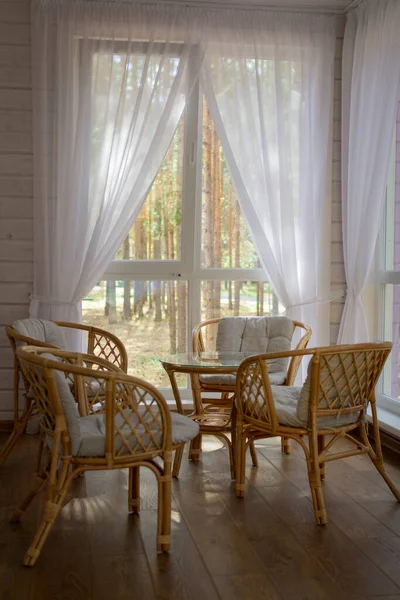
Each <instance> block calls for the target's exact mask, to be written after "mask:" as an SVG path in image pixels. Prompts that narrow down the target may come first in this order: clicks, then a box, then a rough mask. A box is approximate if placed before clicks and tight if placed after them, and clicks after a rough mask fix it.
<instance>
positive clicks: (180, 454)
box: [172, 444, 185, 478]
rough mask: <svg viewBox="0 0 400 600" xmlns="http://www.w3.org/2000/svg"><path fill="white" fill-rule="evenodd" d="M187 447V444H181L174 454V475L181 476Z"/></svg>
mask: <svg viewBox="0 0 400 600" xmlns="http://www.w3.org/2000/svg"><path fill="white" fill-rule="evenodd" d="M184 449H185V444H181V445H180V446H178V447H177V449H176V450H175V456H174V466H173V468H172V477H176V478H178V477H179V471H180V470H181V464H182V457H183V451H184Z"/></svg>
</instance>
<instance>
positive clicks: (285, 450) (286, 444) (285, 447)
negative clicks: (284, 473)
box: [281, 436, 290, 454]
mask: <svg viewBox="0 0 400 600" xmlns="http://www.w3.org/2000/svg"><path fill="white" fill-rule="evenodd" d="M281 450H282V454H290V440H289V438H286V437H284V436H282V437H281Z"/></svg>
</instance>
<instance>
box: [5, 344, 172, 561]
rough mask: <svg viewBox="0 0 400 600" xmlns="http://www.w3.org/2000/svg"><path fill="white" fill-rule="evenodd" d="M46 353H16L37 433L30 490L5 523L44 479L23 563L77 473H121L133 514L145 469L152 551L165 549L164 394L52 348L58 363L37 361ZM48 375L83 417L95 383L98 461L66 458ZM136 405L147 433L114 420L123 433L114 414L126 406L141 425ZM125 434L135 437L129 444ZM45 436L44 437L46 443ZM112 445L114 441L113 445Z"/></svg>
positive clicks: (167, 462)
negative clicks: (61, 380)
mask: <svg viewBox="0 0 400 600" xmlns="http://www.w3.org/2000/svg"><path fill="white" fill-rule="evenodd" d="M48 352H49V349H48V348H43V347H33V346H27V347H24V348H18V349H17V350H16V354H17V357H18V360H19V361H20V365H21V368H22V370H23V373H24V377H25V378H26V380H27V381H28V383H29V385H30V387H31V389H32V390H33V392H34V394H35V402H36V405H37V407H38V410H39V413H40V415H41V425H40V427H41V434H42V435H41V442H40V445H39V453H38V459H37V466H36V472H35V476H34V481H33V485H32V488H31V490H30V492H29V494H28V495H27V496H26V498H25V499H24V500H23V502H22V503H21V504H20V506H19V508H18V509H17V510H16V511H15V513H14V515H13V518H12V521H14V522H17V521H19V520H20V519H21V517H22V515H23V514H24V513H25V511H26V510H27V508H28V507H29V505H30V504H31V502H32V500H33V498H34V497H35V496H36V494H37V493H38V491H39V490H40V488H41V487H42V485H43V484H44V482H45V481H48V483H49V485H48V494H47V500H46V501H45V504H44V512H43V518H42V521H41V523H40V525H39V527H38V529H37V532H36V534H35V536H34V539H33V541H32V544H31V546H30V547H29V549H28V551H27V553H26V555H25V558H24V564H25V565H26V566H33V565H34V564H35V562H36V560H37V559H38V557H39V554H40V552H41V550H42V548H43V546H44V543H45V541H46V539H47V536H48V534H49V532H50V530H51V527H52V525H53V523H54V521H55V519H56V518H57V515H58V514H59V512H60V510H61V508H62V505H63V501H64V498H65V495H66V493H67V490H68V488H69V486H70V484H71V482H72V480H73V479H74V478H75V477H76V476H77V475H80V474H81V473H84V472H85V471H97V470H111V469H122V468H124V469H125V468H128V469H129V491H128V508H129V511H131V512H136V513H138V512H139V510H140V493H139V492H140V477H139V469H140V467H141V466H145V467H148V468H149V469H151V470H152V471H153V473H154V474H155V476H156V478H157V483H158V525H157V550H159V551H168V550H169V547H170V541H171V540H170V534H171V460H172V442H171V435H172V433H171V432H172V426H171V415H170V412H169V409H168V405H167V403H166V401H165V399H164V397H163V396H162V395H161V394H160V392H158V390H157V389H156V388H154V387H153V386H152V385H150V384H149V383H147V382H145V381H143V380H141V379H138V378H136V377H131V376H129V375H126V374H124V373H123V372H122V371H121V370H120V369H119V368H118V367H116V366H115V365H112V364H110V363H108V362H107V361H106V360H104V359H101V358H98V357H95V356H93V355H84V354H79V353H74V352H67V351H65V350H57V349H54V350H52V351H51V352H52V354H53V355H54V356H55V357H58V358H59V359H61V361H56V360H51V359H48V358H45V357H42V356H41V354H43V353H48ZM85 365H86V366H85ZM55 371H58V372H63V373H64V375H65V377H66V378H68V379H70V380H71V381H73V384H74V385H73V386H72V387H73V389H74V390H75V392H76V400H77V401H78V402H79V404H80V405H82V404H84V403H85V402H86V412H88V413H89V414H90V408H91V407H90V403H89V402H88V397H87V393H86V392H87V390H86V387H85V385H87V384H86V382H88V381H89V382H92V381H93V380H97V382H98V384H99V387H100V388H101V389H102V390H103V393H102V398H103V402H104V404H103V408H104V411H103V412H104V413H105V428H106V434H105V454H104V457H98V458H85V457H79V456H72V454H71V441H70V435H69V430H68V426H67V421H66V418H65V415H64V412H63V409H62V405H61V402H60V397H59V394H58V389H57V385H56V381H55ZM139 407H142V409H145V410H146V411H148V413H147V414H149V415H150V416H151V427H152V429H150V427H148V428H147V429H145V432H143V429H142V430H140V429H137V428H136V426H135V424H134V422H133V421H132V420H130V417H124V416H122V418H123V419H127V420H126V421H124V423H123V425H124V426H126V427H129V428H130V429H129V430H128V434H126V432H124V431H123V427H122V426H121V425H119V424H118V423H117V422H116V420H115V417H116V415H120V416H121V415H124V414H125V413H124V411H126V410H127V409H129V411H130V415H132V414H136V415H137V417H138V423H137V424H138V425H140V426H143V423H144V419H143V412H142V413H140V412H139V410H140V409H139ZM128 424H129V425H128ZM149 431H150V433H149ZM154 431H155V433H154ZM127 435H128V437H127ZM131 435H133V436H135V437H134V438H133V439H134V440H136V441H135V443H134V444H133V443H132V438H131V437H130V436H131ZM49 439H51V440H52V442H51V444H50V445H49V442H48V440H49ZM45 440H47V443H45ZM116 441H117V442H119V444H116ZM46 454H47V456H45V455H46ZM155 459H158V460H157V461H156V460H155Z"/></svg>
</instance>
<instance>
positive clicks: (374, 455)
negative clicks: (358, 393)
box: [360, 402, 400, 502]
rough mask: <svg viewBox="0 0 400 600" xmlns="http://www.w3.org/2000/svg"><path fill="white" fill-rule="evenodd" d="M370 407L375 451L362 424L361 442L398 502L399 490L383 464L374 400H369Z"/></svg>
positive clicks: (399, 500)
mask: <svg viewBox="0 0 400 600" xmlns="http://www.w3.org/2000/svg"><path fill="white" fill-rule="evenodd" d="M371 408H372V422H373V428H374V442H375V451H374V449H373V448H372V446H371V444H370V441H369V439H368V435H367V431H366V428H365V425H362V426H361V428H360V434H361V439H362V442H363V444H365V445H366V446H367V447H368V448H369V451H368V456H369V457H370V459H371V460H372V462H373V464H374V466H375V468H376V470H377V471H378V473H379V474H380V475H381V477H382V478H383V479H384V481H385V482H386V484H387V486H388V487H389V489H390V491H391V492H392V494H393V496H394V497H395V498H396V500H397V501H398V502H400V491H399V490H398V489H397V487H396V486H395V484H394V483H393V481H392V479H391V478H390V477H389V475H388V474H387V472H386V469H385V465H384V462H383V454H382V446H381V438H380V434H379V425H378V420H377V414H376V406H375V402H371Z"/></svg>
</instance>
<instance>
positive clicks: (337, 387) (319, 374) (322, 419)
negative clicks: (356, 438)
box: [236, 342, 392, 430]
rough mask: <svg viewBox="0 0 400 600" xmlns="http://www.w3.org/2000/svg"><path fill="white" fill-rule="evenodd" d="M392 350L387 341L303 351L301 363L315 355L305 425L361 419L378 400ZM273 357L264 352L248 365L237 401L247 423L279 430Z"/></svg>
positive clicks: (305, 391) (303, 398) (301, 404)
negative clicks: (271, 374)
mask: <svg viewBox="0 0 400 600" xmlns="http://www.w3.org/2000/svg"><path fill="white" fill-rule="evenodd" d="M391 348H392V344H391V343H390V342H382V343H374V344H354V345H349V346H331V347H326V348H311V349H309V350H300V351H297V352H296V355H297V356H299V357H300V359H301V358H303V356H305V355H311V361H310V363H309V367H308V373H307V378H306V381H305V383H304V385H303V387H302V390H301V392H300V396H299V401H298V404H297V418H298V419H299V422H301V423H303V426H304V427H307V426H311V427H338V426H343V425H346V424H349V423H354V422H355V421H357V420H358V419H359V418H360V416H361V415H362V414H364V413H365V411H366V408H367V406H368V403H369V402H370V401H371V399H372V398H373V394H374V390H375V386H376V384H377V382H378V379H379V376H380V374H381V372H382V369H383V367H384V364H385V362H386V360H387V357H388V356H389V354H390V351H391ZM284 354H286V355H290V353H284ZM292 354H293V353H292ZM269 359H270V355H269V354H263V355H258V356H253V357H250V358H248V359H246V360H244V361H243V362H242V364H241V365H240V367H239V370H238V374H237V379H236V382H237V383H236V397H237V404H238V410H239V412H240V414H241V415H242V416H243V418H244V419H245V420H248V421H249V422H252V421H253V422H259V421H262V423H263V424H264V425H265V426H266V427H267V428H269V429H272V430H275V429H276V427H277V426H278V421H277V417H276V411H275V405H274V401H273V396H272V389H271V385H270V382H269V378H268V366H267V365H268V360H269Z"/></svg>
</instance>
